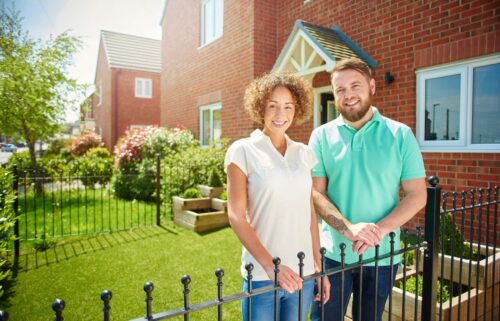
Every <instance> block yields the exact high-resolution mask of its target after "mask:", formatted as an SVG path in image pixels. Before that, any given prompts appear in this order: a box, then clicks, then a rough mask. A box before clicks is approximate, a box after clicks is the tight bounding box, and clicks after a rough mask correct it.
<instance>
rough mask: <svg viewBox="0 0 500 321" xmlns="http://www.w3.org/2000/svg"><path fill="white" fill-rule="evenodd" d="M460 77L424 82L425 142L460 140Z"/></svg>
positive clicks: (453, 76)
mask: <svg viewBox="0 0 500 321" xmlns="http://www.w3.org/2000/svg"><path fill="white" fill-rule="evenodd" d="M460 134H461V133H460V75H451V76H446V77H441V78H434V79H427V80H426V81H425V140H458V139H460Z"/></svg>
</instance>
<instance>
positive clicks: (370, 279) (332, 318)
mask: <svg viewBox="0 0 500 321" xmlns="http://www.w3.org/2000/svg"><path fill="white" fill-rule="evenodd" d="M338 266H340V262H337V261H333V260H330V259H328V258H325V268H326V269H327V270H328V269H331V268H335V267H338ZM397 270H398V265H397V264H395V265H394V267H393V275H392V281H394V279H395V277H396V272H397ZM359 276H360V275H359V268H356V269H350V270H348V271H345V272H344V281H343V282H344V306H343V307H342V308H341V299H340V298H341V291H342V273H341V272H338V273H335V274H331V275H329V276H328V279H329V280H330V300H329V301H328V302H327V303H326V304H325V314H324V316H325V319H324V321H341V320H342V321H343V320H344V315H345V312H346V310H347V305H348V303H349V299H350V297H351V293H353V302H352V319H353V321H374V320H377V321H381V320H382V314H383V312H384V306H385V302H386V301H387V297H388V296H389V292H390V291H391V284H394V282H392V283H391V267H390V266H378V284H377V287H378V289H377V290H378V291H377V295H376V296H377V316H376V318H374V314H375V283H376V280H375V267H374V266H363V279H362V287H363V289H362V292H361V299H360V296H359V286H360V277H359ZM320 309H321V306H320V305H319V303H318V302H313V304H312V309H311V310H312V311H311V320H312V321H318V320H320V315H321V310H320ZM360 312H361V315H359V314H360Z"/></svg>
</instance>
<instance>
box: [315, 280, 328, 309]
mask: <svg viewBox="0 0 500 321" xmlns="http://www.w3.org/2000/svg"><path fill="white" fill-rule="evenodd" d="M316 286H317V288H318V294H316V296H315V297H314V301H318V302H319V301H321V292H320V291H321V278H318V279H316ZM328 300H330V280H329V279H328V277H325V278H324V279H323V304H325V303H326V302H328Z"/></svg>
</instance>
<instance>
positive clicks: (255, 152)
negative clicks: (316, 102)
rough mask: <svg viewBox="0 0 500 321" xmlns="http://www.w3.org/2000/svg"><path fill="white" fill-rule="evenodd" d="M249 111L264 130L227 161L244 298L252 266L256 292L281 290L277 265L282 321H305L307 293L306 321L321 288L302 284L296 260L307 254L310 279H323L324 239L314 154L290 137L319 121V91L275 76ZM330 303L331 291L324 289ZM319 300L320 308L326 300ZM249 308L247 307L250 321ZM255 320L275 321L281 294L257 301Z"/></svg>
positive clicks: (249, 99) (261, 84)
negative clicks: (294, 127)
mask: <svg viewBox="0 0 500 321" xmlns="http://www.w3.org/2000/svg"><path fill="white" fill-rule="evenodd" d="M244 104H245V110H246V111H247V112H248V113H249V115H250V117H251V119H252V120H254V121H256V122H257V123H259V124H261V125H263V129H262V130H259V129H257V130H255V131H254V132H253V133H252V134H251V135H250V137H249V138H244V139H240V140H238V141H236V142H234V144H233V145H231V147H230V148H229V150H228V152H227V155H226V159H225V163H224V165H225V170H226V171H227V177H228V183H227V189H228V214H229V221H230V223H231V226H232V228H233V230H234V232H235V233H236V235H237V236H238V238H239V239H240V241H241V243H242V244H243V251H242V259H241V273H242V276H243V278H244V280H243V290H244V291H247V289H248V281H247V280H246V276H247V271H246V270H245V265H246V264H248V263H252V264H253V265H254V269H253V271H252V275H253V282H252V288H253V289H254V290H255V289H257V288H260V287H264V286H268V285H272V284H274V264H273V257H275V256H278V257H279V258H280V259H281V264H280V266H279V270H280V273H279V285H280V288H281V289H280V290H279V305H278V306H279V307H278V309H279V313H278V315H279V320H280V321H291V320H297V319H298V306H299V302H298V292H297V290H299V289H302V291H303V292H302V293H303V308H302V311H303V312H302V314H303V315H302V320H306V319H307V313H308V310H309V306H310V304H311V302H312V300H313V296H314V294H313V290H314V281H313V280H310V281H308V282H302V279H301V278H300V276H299V274H298V272H299V267H298V263H299V262H298V259H297V253H298V252H300V251H302V252H304V253H305V259H304V275H309V274H312V273H314V272H317V271H320V254H319V232H318V223H317V218H316V214H315V213H314V209H313V203H312V199H311V190H312V179H311V174H310V171H311V169H312V167H313V166H314V165H315V164H316V159H315V158H314V154H313V152H312V151H311V150H310V149H309V148H308V147H307V146H306V145H304V144H302V143H297V142H294V141H293V140H291V139H290V138H289V137H288V136H287V135H286V134H285V132H286V130H287V129H288V128H289V127H290V125H291V124H292V123H293V122H294V121H295V122H297V123H301V122H304V121H306V120H307V119H308V118H309V117H310V115H311V113H312V89H311V87H310V85H309V84H308V83H307V82H306V81H305V80H303V79H302V78H300V77H299V76H296V75H292V74H284V73H275V74H268V75H265V76H263V77H261V78H259V79H256V80H254V81H253V82H252V83H251V84H250V85H249V86H248V88H247V89H246V91H245V98H244ZM323 292H324V295H325V297H324V298H325V302H326V301H327V300H328V293H329V283H328V282H325V286H324V291H323ZM315 300H319V295H317V296H316V298H315ZM247 310H248V303H247V300H243V319H244V320H246V317H247ZM251 312H252V319H253V320H258V321H266V320H273V316H274V293H273V292H268V293H265V294H261V295H257V296H254V297H253V298H252V311H251ZM246 321H247V320H246Z"/></svg>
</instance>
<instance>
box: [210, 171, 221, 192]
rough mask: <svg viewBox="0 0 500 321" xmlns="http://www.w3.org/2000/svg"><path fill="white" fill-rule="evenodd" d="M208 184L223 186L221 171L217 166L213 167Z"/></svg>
mask: <svg viewBox="0 0 500 321" xmlns="http://www.w3.org/2000/svg"><path fill="white" fill-rule="evenodd" d="M208 186H211V187H222V182H221V180H220V176H219V171H218V169H217V168H212V170H211V171H210V176H209V177H208Z"/></svg>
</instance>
